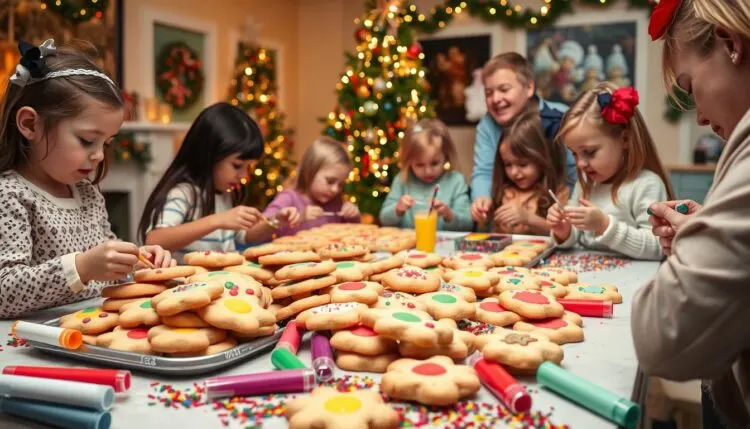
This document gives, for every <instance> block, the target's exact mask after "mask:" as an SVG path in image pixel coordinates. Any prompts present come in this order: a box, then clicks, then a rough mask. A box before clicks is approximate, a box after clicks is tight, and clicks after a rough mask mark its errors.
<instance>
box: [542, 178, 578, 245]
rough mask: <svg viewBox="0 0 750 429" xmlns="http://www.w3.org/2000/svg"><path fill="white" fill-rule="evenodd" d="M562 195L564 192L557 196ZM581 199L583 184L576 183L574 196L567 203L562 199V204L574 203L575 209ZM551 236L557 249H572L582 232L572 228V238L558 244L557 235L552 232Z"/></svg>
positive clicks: (569, 237)
mask: <svg viewBox="0 0 750 429" xmlns="http://www.w3.org/2000/svg"><path fill="white" fill-rule="evenodd" d="M566 190H567V188H566ZM561 193H562V191H561V192H558V193H557V194H556V195H560V194H561ZM579 198H581V184H580V183H576V187H575V188H574V189H573V195H572V196H571V197H570V199H568V200H567V201H565V200H563V199H562V198H560V202H561V203H563V204H565V205H566V206H567V205H568V204H567V203H568V202H569V201H570V202H572V204H571V205H572V206H574V207H575V206H577V204H576V202H577V201H578V199H579ZM550 235H551V236H552V241H554V242H555V244H557V247H559V248H561V249H570V248H571V247H573V246H574V245H575V244H576V243H577V242H578V238H579V237H580V236H581V231H579V230H578V228H576V227H572V228H571V229H570V236H568V239H567V240H565V241H563V242H562V243H558V242H557V240H555V233H553V232H551V233H550Z"/></svg>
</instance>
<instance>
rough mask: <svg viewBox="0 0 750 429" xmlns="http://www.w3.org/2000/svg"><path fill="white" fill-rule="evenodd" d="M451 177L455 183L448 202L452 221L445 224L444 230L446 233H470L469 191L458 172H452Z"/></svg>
mask: <svg viewBox="0 0 750 429" xmlns="http://www.w3.org/2000/svg"><path fill="white" fill-rule="evenodd" d="M452 175H453V177H454V181H455V182H456V186H453V187H452V189H453V190H454V192H453V195H452V196H451V200H450V202H449V205H450V208H451V210H453V220H452V221H450V222H445V224H444V228H445V230H447V231H471V228H472V227H473V226H474V222H473V221H472V220H471V211H470V209H469V207H470V203H469V190H468V189H467V188H466V180H464V176H463V175H462V174H461V173H459V172H455V171H454V172H453V173H452Z"/></svg>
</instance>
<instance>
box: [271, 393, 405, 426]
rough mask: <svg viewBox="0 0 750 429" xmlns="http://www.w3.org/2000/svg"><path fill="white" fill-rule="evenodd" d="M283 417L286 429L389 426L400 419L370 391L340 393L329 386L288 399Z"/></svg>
mask: <svg viewBox="0 0 750 429" xmlns="http://www.w3.org/2000/svg"><path fill="white" fill-rule="evenodd" d="M286 418H287V419H288V420H289V429H309V428H316V429H340V428H357V429H365V428H368V429H370V428H371V429H391V428H396V427H398V424H399V421H400V420H401V419H400V418H399V415H398V413H397V412H396V411H395V410H394V409H393V408H391V407H390V406H389V405H387V404H385V403H383V398H381V397H380V394H378V393H377V392H375V391H373V390H355V391H353V392H348V393H342V392H339V391H338V390H336V389H334V388H332V387H318V388H316V389H315V390H313V391H312V392H311V393H310V395H308V396H304V397H300V398H297V399H294V400H292V401H289V402H287V404H286Z"/></svg>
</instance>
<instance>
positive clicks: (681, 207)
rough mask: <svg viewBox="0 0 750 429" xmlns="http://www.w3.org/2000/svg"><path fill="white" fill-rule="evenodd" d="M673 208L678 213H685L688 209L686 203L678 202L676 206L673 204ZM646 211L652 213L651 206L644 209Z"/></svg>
mask: <svg viewBox="0 0 750 429" xmlns="http://www.w3.org/2000/svg"><path fill="white" fill-rule="evenodd" d="M674 210H675V211H676V212H677V213H679V214H683V215H686V214H688V212H689V211H690V207H689V206H688V205H687V204H686V203H679V204H677V205H676V206H674ZM646 213H648V214H649V215H650V216H653V215H654V212H653V210H651V208H649V209H648V210H646Z"/></svg>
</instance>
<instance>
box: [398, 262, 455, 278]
mask: <svg viewBox="0 0 750 429" xmlns="http://www.w3.org/2000/svg"><path fill="white" fill-rule="evenodd" d="M404 267H409V265H404ZM417 268H418V267H417ZM422 269H423V270H424V271H425V272H426V273H427V274H432V275H434V276H437V277H438V278H442V277H443V274H445V272H446V270H445V269H444V268H443V267H441V266H440V265H435V266H434V267H427V268H422Z"/></svg>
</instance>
